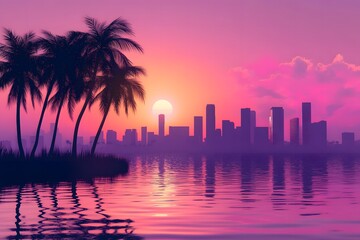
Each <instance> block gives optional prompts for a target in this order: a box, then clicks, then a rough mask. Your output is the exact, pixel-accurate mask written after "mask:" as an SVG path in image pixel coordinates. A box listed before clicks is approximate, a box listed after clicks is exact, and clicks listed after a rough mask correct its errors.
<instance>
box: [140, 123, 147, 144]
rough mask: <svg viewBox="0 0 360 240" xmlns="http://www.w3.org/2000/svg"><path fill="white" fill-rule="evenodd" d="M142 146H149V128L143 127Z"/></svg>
mask: <svg viewBox="0 0 360 240" xmlns="http://www.w3.org/2000/svg"><path fill="white" fill-rule="evenodd" d="M141 144H142V145H143V146H145V145H147V127H141Z"/></svg>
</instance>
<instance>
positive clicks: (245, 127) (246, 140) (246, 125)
mask: <svg viewBox="0 0 360 240" xmlns="http://www.w3.org/2000/svg"><path fill="white" fill-rule="evenodd" d="M250 112H251V111H250V108H242V109H241V133H242V143H243V144H247V145H249V144H250V138H251V131H250V128H251V113H250Z"/></svg>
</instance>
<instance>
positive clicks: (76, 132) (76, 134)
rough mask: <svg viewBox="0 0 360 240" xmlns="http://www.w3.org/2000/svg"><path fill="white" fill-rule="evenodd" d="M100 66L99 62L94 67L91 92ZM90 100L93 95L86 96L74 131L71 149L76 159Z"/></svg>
mask: <svg viewBox="0 0 360 240" xmlns="http://www.w3.org/2000/svg"><path fill="white" fill-rule="evenodd" d="M98 66H99V64H98V62H96V64H95V67H94V69H95V70H94V72H93V76H92V86H91V87H90V91H92V90H93V89H92V88H93V87H94V85H95V80H96V73H97V69H98ZM90 100H91V95H90V94H88V95H87V96H86V100H85V102H84V105H83V107H82V108H81V111H80V113H79V116H78V118H77V120H76V124H75V129H74V136H73V143H72V149H71V154H72V156H73V157H76V154H77V136H78V133H79V127H80V122H81V119H82V117H83V116H84V113H85V110H86V108H87V106H88V105H89V102H90Z"/></svg>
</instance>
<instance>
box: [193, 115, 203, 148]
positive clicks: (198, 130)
mask: <svg viewBox="0 0 360 240" xmlns="http://www.w3.org/2000/svg"><path fill="white" fill-rule="evenodd" d="M194 138H195V141H196V142H197V143H201V142H202V141H203V117H202V116H195V117H194Z"/></svg>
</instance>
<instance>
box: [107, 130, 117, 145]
mask: <svg viewBox="0 0 360 240" xmlns="http://www.w3.org/2000/svg"><path fill="white" fill-rule="evenodd" d="M116 143H117V133H116V132H115V131H114V130H107V132H106V144H116Z"/></svg>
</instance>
